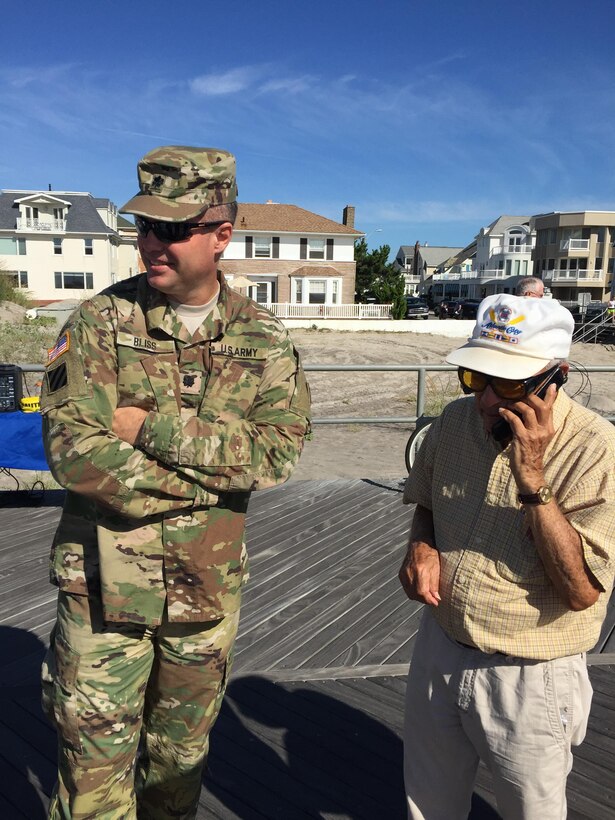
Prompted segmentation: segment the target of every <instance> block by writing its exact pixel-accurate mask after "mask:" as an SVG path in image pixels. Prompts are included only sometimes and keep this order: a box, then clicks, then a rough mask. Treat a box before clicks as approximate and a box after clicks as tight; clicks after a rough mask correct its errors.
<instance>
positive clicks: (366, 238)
mask: <svg viewBox="0 0 615 820" xmlns="http://www.w3.org/2000/svg"><path fill="white" fill-rule="evenodd" d="M373 233H382V228H374V229H373V230H372V231H369V232H368V233H366V234H365V236H364V237H363V239H364V240H365V243H366V244H367V240H368V239H369V238H370V236H371V235H372V234H373Z"/></svg>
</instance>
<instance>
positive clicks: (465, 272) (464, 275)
mask: <svg viewBox="0 0 615 820" xmlns="http://www.w3.org/2000/svg"><path fill="white" fill-rule="evenodd" d="M534 240H535V232H534V231H533V229H532V228H531V226H530V217H529V216H509V215H502V216H499V217H498V218H497V219H495V220H494V221H493V222H491V224H489V225H487V226H486V227H484V228H481V229H480V231H479V233H478V234H477V235H476V237H475V238H474V240H473V241H472V242H471V243H470V244H469V245H466V247H465V248H461V249H460V250H459V252H458V253H457V254H456V255H455V256H452V257H451V258H449V259H447V260H445V262H444V263H443V264H442V265H441V266H440V267H439V268H438V270H437V271H435V273H434V276H433V283H432V291H431V297H432V299H433V300H434V301H435V302H439V301H441V300H442V299H454V298H464V297H468V298H474V299H484V298H485V296H491V295H492V294H494V293H513V292H514V290H515V287H516V284H517V282H518V281H519V279H520V278H521V277H523V276H528V275H530V274H531V273H532V250H533V247H534Z"/></svg>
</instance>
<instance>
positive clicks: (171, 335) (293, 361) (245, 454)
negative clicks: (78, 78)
mask: <svg viewBox="0 0 615 820" xmlns="http://www.w3.org/2000/svg"><path fill="white" fill-rule="evenodd" d="M138 176H139V185H140V191H139V193H138V194H137V195H136V196H135V197H134V198H133V199H131V200H130V202H128V203H127V204H126V205H125V206H124V208H123V211H124V212H126V213H132V214H135V215H136V220H135V222H136V227H137V231H138V234H139V250H140V252H141V256H142V258H143V261H144V263H145V267H146V269H147V273H145V274H143V275H141V276H137V277H135V278H133V279H129V280H127V281H124V282H120V283H118V284H117V285H113V286H112V287H110V288H108V289H107V290H105V291H103V292H102V293H101V294H99V295H98V296H95V297H94V298H92V299H89V300H87V301H86V302H84V303H83V305H82V306H81V308H80V309H79V310H78V311H77V312H76V313H75V314H73V316H72V317H71V319H70V320H69V322H68V324H67V326H66V327H65V328H64V329H63V330H62V332H61V334H60V338H59V340H58V342H57V344H56V346H55V347H54V348H53V350H51V351H50V353H49V362H48V366H47V373H46V377H45V383H44V389H43V395H42V401H41V408H42V412H43V413H44V435H45V441H46V448H47V457H48V461H49V464H50V466H51V469H52V471H53V474H54V476H55V478H56V479H57V480H58V481H59V482H60V484H62V485H63V486H64V487H66V488H67V490H68V492H67V495H66V502H65V506H64V511H63V514H62V518H61V521H60V525H59V527H58V531H57V533H56V537H55V540H54V544H53V550H52V558H51V578H52V581H53V582H54V583H55V584H57V586H58V587H59V595H58V614H57V622H56V625H55V628H54V630H53V633H52V638H51V645H50V650H49V653H48V656H47V659H46V662H45V664H44V667H43V684H44V685H43V697H44V704H45V706H46V709H47V711H48V713H49V714H50V715H51V717H52V719H53V721H54V722H55V724H56V726H57V731H58V737H59V780H58V784H57V786H56V789H55V792H54V795H53V798H52V800H51V805H50V812H49V813H50V817H52V818H86V817H87V818H89V817H100V818H107V819H108V820H112V819H113V820H115V818H118V820H119V818H125V819H126V820H132V819H133V818H136V817H137V816H138V817H139V818H144V820H145V818H147V820H156V818H160V820H162V819H163V818H164V820H167V818H170V817H176V818H184V819H185V820H187V819H188V818H193V817H195V815H196V811H197V805H198V799H199V794H200V788H201V778H202V772H203V764H204V762H205V759H206V755H207V749H208V738H209V732H210V730H211V727H212V725H213V723H214V721H215V719H216V716H217V714H218V711H219V709H220V705H221V701H222V697H223V695H224V690H225V686H226V682H227V679H228V675H229V671H230V663H231V656H232V648H233V643H234V640H235V634H236V632H237V622H238V618H239V603H240V596H241V587H242V582H243V581H244V580H245V577H246V555H245V548H244V545H243V533H244V520H245V514H246V509H247V506H248V499H249V496H250V491H251V490H255V489H261V488H264V487H271V486H273V485H275V484H277V483H280V482H282V481H284V480H285V479H286V478H288V476H289V474H290V472H291V470H292V468H293V465H294V464H295V463H296V461H297V459H298V457H299V453H300V451H301V447H302V442H303V437H304V434H305V433H306V430H307V429H308V420H307V414H308V412H309V397H308V390H307V385H306V382H305V379H304V376H303V372H302V370H301V368H300V365H299V360H298V356H297V353H296V351H295V350H294V348H293V345H292V343H291V341H290V339H289V337H288V334H287V333H286V331H285V330H284V328H283V327H282V325H281V324H280V323H279V322H278V321H277V320H276V319H275V317H273V316H272V315H271V314H270V313H269V312H268V311H266V310H265V309H263V308H262V307H260V306H259V305H257V304H256V303H254V302H252V301H251V300H250V299H247V298H246V297H243V296H240V295H239V294H238V293H236V292H235V291H233V290H231V289H229V287H228V285H227V284H226V282H225V280H224V277H223V276H222V274H221V273H220V272H219V271H218V270H217V263H218V260H219V259H220V256H221V255H222V252H223V251H224V249H225V248H226V247H227V246H228V244H229V242H230V240H231V236H232V233H233V222H234V220H235V216H236V212H237V204H236V193H237V188H236V184H235V160H234V157H233V156H232V154H229V153H228V152H227V151H221V150H218V149H215V148H190V147H183V146H169V147H164V148H157V149H155V150H153V151H150V152H149V153H148V154H147V155H146V156H145V157H144V158H143V159H142V160H141V162H140V163H139V166H138ZM137 750H139V755H138V758H137ZM135 761H136V766H135Z"/></svg>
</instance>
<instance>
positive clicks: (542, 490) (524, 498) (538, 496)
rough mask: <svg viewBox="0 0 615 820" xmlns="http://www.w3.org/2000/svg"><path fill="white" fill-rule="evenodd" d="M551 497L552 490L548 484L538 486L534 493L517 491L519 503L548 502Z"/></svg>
mask: <svg viewBox="0 0 615 820" xmlns="http://www.w3.org/2000/svg"><path fill="white" fill-rule="evenodd" d="M552 498H553V490H552V489H551V487H549V485H548V484H544V485H543V486H542V487H539V488H538V489H537V490H536V492H535V493H526V494H525V495H523V493H519V494H518V495H517V500H518V501H519V502H520V503H521V504H548V503H549V501H551V499H552Z"/></svg>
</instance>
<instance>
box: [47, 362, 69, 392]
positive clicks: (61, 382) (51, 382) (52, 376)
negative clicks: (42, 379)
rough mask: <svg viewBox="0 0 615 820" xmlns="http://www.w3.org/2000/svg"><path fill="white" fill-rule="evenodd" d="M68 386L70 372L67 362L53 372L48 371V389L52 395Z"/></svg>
mask: <svg viewBox="0 0 615 820" xmlns="http://www.w3.org/2000/svg"><path fill="white" fill-rule="evenodd" d="M67 384H68V372H67V370H66V362H62V364H59V365H58V366H57V367H54V368H53V370H48V371H47V388H48V390H49V392H50V393H55V392H57V391H58V390H60V389H61V388H62V387H66V385H67Z"/></svg>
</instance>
